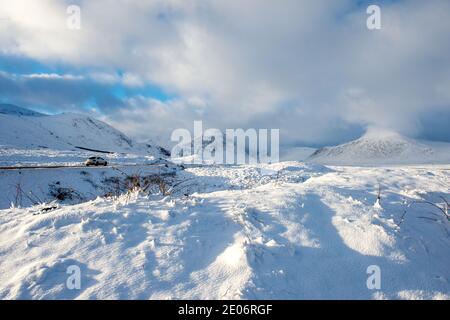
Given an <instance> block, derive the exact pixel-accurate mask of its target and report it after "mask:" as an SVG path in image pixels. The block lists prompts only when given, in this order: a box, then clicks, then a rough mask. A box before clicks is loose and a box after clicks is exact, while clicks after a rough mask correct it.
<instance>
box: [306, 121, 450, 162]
mask: <svg viewBox="0 0 450 320" xmlns="http://www.w3.org/2000/svg"><path fill="white" fill-rule="evenodd" d="M307 161H310V162H317V163H322V164H331V165H333V164H335V165H377V164H421V163H449V161H450V144H448V143H436V142H428V141H418V140H414V139H410V138H407V137H404V136H402V135H400V134H398V133H396V132H392V131H386V130H377V129H370V130H368V132H367V133H366V134H365V135H363V136H362V137H361V138H359V139H356V140H354V141H350V142H347V143H344V144H341V145H338V146H334V147H324V148H321V149H319V150H317V151H316V152H314V153H313V154H312V155H311V156H310V157H309V158H308V159H307Z"/></svg>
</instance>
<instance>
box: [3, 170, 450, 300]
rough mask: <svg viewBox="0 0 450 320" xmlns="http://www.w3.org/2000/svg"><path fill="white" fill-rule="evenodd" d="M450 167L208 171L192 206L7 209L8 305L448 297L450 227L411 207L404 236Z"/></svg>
mask: <svg viewBox="0 0 450 320" xmlns="http://www.w3.org/2000/svg"><path fill="white" fill-rule="evenodd" d="M449 169H450V166H439V167H434V166H422V167H420V168H419V167H392V168H356V167H330V168H327V167H323V166H318V165H307V164H302V163H298V162H283V163H279V164H272V165H264V166H259V167H256V166H238V167H233V166H231V167H221V166H209V167H208V166H207V167H198V168H190V169H187V170H186V171H185V172H182V173H180V174H181V175H182V178H185V179H187V180H186V181H190V182H189V183H187V184H186V187H185V190H184V191H185V192H183V193H186V194H189V195H188V196H185V195H183V196H181V195H180V196H167V197H163V196H161V195H150V196H147V195H143V194H138V193H134V194H129V195H123V196H120V197H118V198H110V199H103V198H98V199H96V200H93V201H90V202H86V203H82V204H78V205H72V206H63V207H61V208H59V209H57V210H54V211H51V212H48V213H45V214H38V213H39V209H38V208H33V207H31V208H27V209H17V208H16V209H6V210H0V259H1V263H0V298H3V299H5V298H6V299H17V298H24V299H29V298H32V299H42V298H46V299H50V298H68V299H72V298H77V299H98V298H105V299H106V298H107V299H184V298H192V299H206V298H208V299H233V298H236V299H314V298H318V299H348V298H356V299H368V298H369V299H370V298H375V299H383V298H387V299H412V298H427V299H428V298H442V299H450V269H449V268H448V266H449V265H450V230H449V229H450V222H449V221H446V220H445V219H444V217H443V216H440V215H439V214H440V213H439V211H436V210H435V209H434V208H433V207H431V206H426V205H415V206H411V207H410V208H409V209H408V210H407V214H406V216H405V220H404V222H403V223H402V224H401V225H400V226H398V223H399V221H400V219H401V216H402V215H403V214H404V212H405V209H406V208H407V205H408V204H409V203H411V202H412V201H414V200H427V201H433V202H436V203H437V204H439V205H440V203H439V199H440V196H444V197H447V199H448V198H449V194H450V171H449ZM188 179H189V180H188ZM379 185H381V202H380V203H379V204H376V202H377V193H378V186H379ZM181 194H182V193H181ZM441 202H442V201H441ZM71 265H76V266H78V267H80V268H81V289H80V290H77V289H74V290H69V289H68V288H67V287H66V280H67V278H68V276H69V275H68V274H67V273H66V271H67V268H68V267H69V266H71ZM374 265H375V266H378V267H379V268H380V271H381V289H374V290H371V289H369V288H368V287H367V284H366V282H367V279H368V277H369V276H370V275H369V274H367V268H368V267H369V266H374Z"/></svg>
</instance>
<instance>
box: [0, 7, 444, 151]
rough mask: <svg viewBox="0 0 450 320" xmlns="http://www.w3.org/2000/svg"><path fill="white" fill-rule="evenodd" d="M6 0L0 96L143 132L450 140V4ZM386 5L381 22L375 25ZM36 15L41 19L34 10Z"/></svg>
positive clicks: (1, 19) (285, 140)
mask: <svg viewBox="0 0 450 320" xmlns="http://www.w3.org/2000/svg"><path fill="white" fill-rule="evenodd" d="M72 3H73V1H56V0H54V1H53V0H39V1H33V2H29V1H25V0H17V1H14V2H13V3H12V2H10V1H6V0H0V8H1V9H2V10H1V12H2V15H1V16H0V25H1V26H2V28H0V48H1V51H0V102H2V103H13V104H17V105H20V106H23V107H29V108H33V109H36V110H39V111H45V112H48V113H59V112H81V113H88V114H91V115H94V116H96V117H99V118H100V119H102V120H105V121H107V122H109V123H111V124H112V125H114V126H116V127H118V128H119V129H121V130H123V131H125V132H126V133H128V134H129V135H131V136H134V137H136V138H138V139H142V140H145V139H148V138H153V137H159V138H161V139H168V138H169V136H170V133H171V131H172V130H173V129H176V128H191V127H192V123H193V121H194V120H203V121H204V123H205V126H206V127H217V128H220V129H225V128H239V127H244V128H279V129H280V132H281V143H282V144H285V145H310V146H321V145H325V144H335V143H340V142H344V141H348V140H350V139H353V138H356V137H357V136H359V135H361V134H362V133H363V132H364V131H365V129H366V128H367V127H380V128H383V129H386V128H387V129H391V130H395V131H399V132H401V133H403V134H405V135H408V136H411V137H416V138H426V139H433V140H441V141H450V130H449V129H448V123H450V61H449V58H448V57H449V56H450V44H449V43H448V38H449V35H450V19H449V18H450V17H449V15H450V3H449V2H448V1H445V0H432V1H419V0H410V1H390V0H383V1H367V0H364V1H362V0H354V1H352V0H343V1H332V2H330V1H313V0H304V1H298V0H284V1H282V4H281V3H280V2H274V1H269V0H267V1H266V0H246V1H237V0H236V1H234V0H227V1H225V0H223V1H211V2H205V1H196V0H187V1H178V0H164V1H162V0H153V1H137V0H136V1H131V0H130V1H127V2H126V4H125V3H117V4H116V5H110V3H109V2H107V1H106V0H97V1H94V2H92V1H82V0H80V1H76V3H77V4H78V5H79V6H80V8H81V29H80V30H70V29H68V28H67V26H66V21H67V18H68V15H67V12H66V9H67V6H68V5H69V4H72ZM369 4H377V5H379V6H380V7H381V12H382V29H381V30H377V31H370V30H368V29H367V28H366V23H365V22H366V19H367V14H366V7H367V6H368V5H369ZM29 12H33V14H32V15H30V14H28V13H29Z"/></svg>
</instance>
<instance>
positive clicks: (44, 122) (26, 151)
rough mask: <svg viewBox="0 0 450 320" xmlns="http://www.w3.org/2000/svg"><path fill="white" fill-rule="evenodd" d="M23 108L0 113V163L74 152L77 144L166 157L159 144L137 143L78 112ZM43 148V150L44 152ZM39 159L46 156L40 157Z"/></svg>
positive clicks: (89, 147)
mask: <svg viewBox="0 0 450 320" xmlns="http://www.w3.org/2000/svg"><path fill="white" fill-rule="evenodd" d="M24 110H27V109H23V108H17V107H14V108H13V107H10V108H9V109H8V110H7V112H6V111H5V113H0V162H5V163H6V162H12V161H14V160H15V159H16V158H17V157H19V158H20V157H27V156H29V155H30V153H33V151H36V153H37V154H42V153H45V152H47V153H48V154H49V156H48V157H47V158H51V156H50V154H52V155H54V154H55V153H57V151H66V152H67V151H76V152H80V153H83V154H82V156H83V157H84V156H85V154H86V152H82V151H81V150H80V149H78V148H77V147H82V148H88V149H95V150H101V151H110V152H115V153H126V154H136V155H152V156H155V157H165V156H166V155H164V154H163V153H162V152H161V149H160V148H159V147H158V146H150V145H147V144H141V143H136V142H134V141H133V140H132V139H130V138H129V137H127V136H126V135H125V134H123V133H122V132H120V131H118V130H116V129H115V128H113V127H111V126H110V125H108V124H106V123H104V122H102V121H99V120H96V119H94V118H92V117H89V116H85V115H80V114H72V113H66V114H59V115H52V116H49V115H41V114H38V115H36V114H34V112H33V111H29V112H25V111H24ZM43 150H44V151H43ZM3 158H5V159H3ZM42 159H45V157H43V158H42Z"/></svg>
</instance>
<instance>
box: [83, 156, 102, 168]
mask: <svg viewBox="0 0 450 320" xmlns="http://www.w3.org/2000/svg"><path fill="white" fill-rule="evenodd" d="M84 164H85V165H86V166H87V167H89V166H107V165H108V162H107V161H106V160H105V159H103V158H102V157H90V158H88V159H87V160H86V161H85V162H84Z"/></svg>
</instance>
